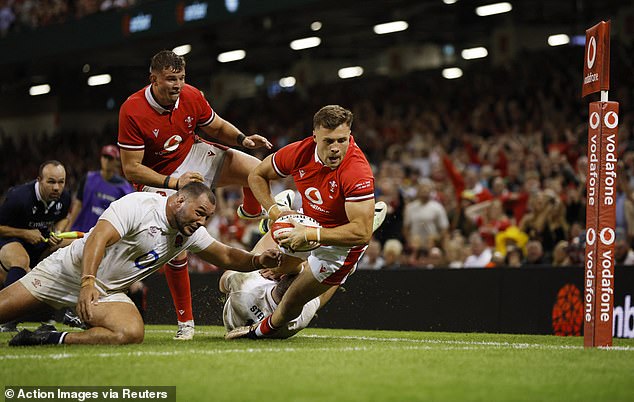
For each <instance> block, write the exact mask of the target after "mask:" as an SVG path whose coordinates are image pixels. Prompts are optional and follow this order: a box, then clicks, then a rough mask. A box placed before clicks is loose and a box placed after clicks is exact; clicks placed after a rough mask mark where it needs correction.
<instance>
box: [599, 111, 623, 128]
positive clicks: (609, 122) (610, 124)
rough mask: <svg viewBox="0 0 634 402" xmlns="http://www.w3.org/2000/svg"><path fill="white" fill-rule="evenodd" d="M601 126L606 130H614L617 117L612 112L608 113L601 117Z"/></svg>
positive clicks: (616, 124)
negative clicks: (603, 125)
mask: <svg viewBox="0 0 634 402" xmlns="http://www.w3.org/2000/svg"><path fill="white" fill-rule="evenodd" d="M603 124H605V126H606V127H607V128H615V127H616V126H618V125H619V115H618V114H616V113H615V112H613V111H609V112H607V113H606V114H605V116H603Z"/></svg>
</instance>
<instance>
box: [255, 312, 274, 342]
mask: <svg viewBox="0 0 634 402" xmlns="http://www.w3.org/2000/svg"><path fill="white" fill-rule="evenodd" d="M271 316H272V315H269V316H267V317H266V318H265V319H263V320H262V322H261V323H260V325H258V327H257V328H256V329H255V334H256V335H257V336H258V338H261V337H263V336H267V335H271V334H272V333H273V332H275V331H276V330H277V328H275V327H274V326H273V324H271Z"/></svg>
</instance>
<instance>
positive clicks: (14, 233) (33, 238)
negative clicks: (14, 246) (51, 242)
mask: <svg viewBox="0 0 634 402" xmlns="http://www.w3.org/2000/svg"><path fill="white" fill-rule="evenodd" d="M0 237H18V238H20V239H24V240H26V242H27V243H29V244H38V243H41V242H43V241H45V238H44V236H42V233H41V232H40V231H39V229H20V228H14V227H12V226H5V225H0Z"/></svg>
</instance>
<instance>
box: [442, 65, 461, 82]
mask: <svg viewBox="0 0 634 402" xmlns="http://www.w3.org/2000/svg"><path fill="white" fill-rule="evenodd" d="M442 76H443V78H446V79H448V80H453V79H456V78H460V77H462V70H461V69H460V68H458V67H450V68H445V69H443V70H442Z"/></svg>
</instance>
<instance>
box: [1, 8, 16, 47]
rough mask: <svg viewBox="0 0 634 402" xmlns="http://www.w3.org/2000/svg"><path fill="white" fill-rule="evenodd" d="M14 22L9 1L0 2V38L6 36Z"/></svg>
mask: <svg viewBox="0 0 634 402" xmlns="http://www.w3.org/2000/svg"><path fill="white" fill-rule="evenodd" d="M14 21H15V14H14V13H13V8H12V7H11V3H10V2H9V0H0V38H4V37H5V36H7V34H8V33H9V29H11V26H12V25H13V22H14Z"/></svg>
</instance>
